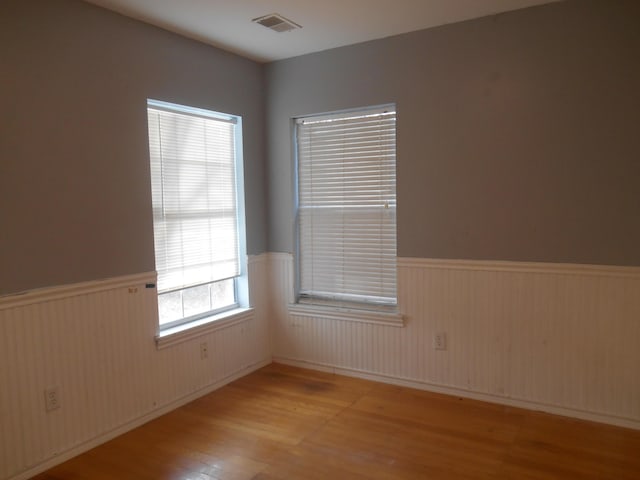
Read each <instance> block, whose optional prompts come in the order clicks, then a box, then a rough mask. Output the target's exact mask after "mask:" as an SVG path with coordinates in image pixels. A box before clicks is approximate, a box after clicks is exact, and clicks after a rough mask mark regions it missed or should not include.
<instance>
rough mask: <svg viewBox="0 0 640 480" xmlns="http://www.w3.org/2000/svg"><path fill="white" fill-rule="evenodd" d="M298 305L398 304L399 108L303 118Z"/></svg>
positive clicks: (379, 306) (299, 134) (381, 306)
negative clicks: (397, 113) (397, 151)
mask: <svg viewBox="0 0 640 480" xmlns="http://www.w3.org/2000/svg"><path fill="white" fill-rule="evenodd" d="M296 142H297V148H296V150H297V167H298V211H297V222H298V225H297V227H298V263H297V268H298V302H299V303H311V304H321V305H322V304H327V305H334V306H336V305H337V306H355V307H358V308H362V307H365V308H374V309H385V308H387V309H391V310H393V309H394V307H395V305H396V303H397V301H396V168H395V164H396V113H395V111H394V108H393V107H389V108H382V109H375V110H373V109H369V110H364V111H357V112H348V113H341V114H336V115H325V116H313V117H305V118H299V119H297V120H296Z"/></svg>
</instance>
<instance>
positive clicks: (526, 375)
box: [270, 254, 640, 428]
mask: <svg viewBox="0 0 640 480" xmlns="http://www.w3.org/2000/svg"><path fill="white" fill-rule="evenodd" d="M270 270H271V275H272V285H273V289H272V292H273V294H274V302H275V306H274V307H273V308H272V313H273V317H274V318H273V325H274V352H273V356H274V359H275V360H276V361H278V360H279V361H283V362H289V363H295V364H298V365H306V366H311V367H314V366H315V367H316V368H322V369H327V368H330V369H331V368H332V369H335V370H336V371H341V372H343V373H349V372H351V373H352V374H355V375H361V376H369V377H371V376H373V378H378V379H380V380H384V381H391V382H396V383H398V382H400V383H401V382H405V383H406V382H409V383H410V384H411V385H413V386H418V387H421V388H427V389H435V390H440V391H448V392H451V393H455V394H461V395H468V396H476V397H477V396H480V397H481V398H487V399H492V400H493V401H497V402H503V403H509V404H518V405H521V406H528V407H529V408H535V409H542V410H547V411H552V412H556V413H563V414H568V415H573V416H576V417H581V418H591V419H596V420H599V421H605V422H609V423H615V424H620V425H626V426H631V427H634V428H640V374H639V373H640V372H639V368H640V367H638V366H639V365H640V269H638V268H628V267H600V266H585V265H558V264H538V263H519V262H480V261H459V260H456V261H446V260H427V259H410V258H404V259H400V260H399V265H398V295H399V305H400V310H401V312H402V313H403V314H404V316H405V327H404V328H394V327H389V326H384V325H372V324H365V323H356V322H349V321H340V320H335V319H329V318H322V317H309V316H304V317H302V316H296V315H292V314H290V312H289V311H288V310H287V304H288V303H290V302H291V301H292V293H291V292H293V260H292V257H291V256H290V255H283V254H278V255H275V256H274V255H271V256H270ZM436 332H444V333H446V336H447V350H445V351H441V350H435V349H434V348H433V346H432V345H433V335H434V334H435V333H436ZM443 389H444V390H443Z"/></svg>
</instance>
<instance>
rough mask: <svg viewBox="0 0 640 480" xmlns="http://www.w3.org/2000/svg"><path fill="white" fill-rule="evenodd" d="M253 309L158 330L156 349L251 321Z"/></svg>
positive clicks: (245, 308)
mask: <svg viewBox="0 0 640 480" xmlns="http://www.w3.org/2000/svg"><path fill="white" fill-rule="evenodd" d="M253 316H254V309H253V308H251V307H244V308H243V307H239V308H235V309H233V310H226V311H224V312H221V313H218V314H216V315H212V316H209V317H204V318H200V319H198V320H194V321H192V322H188V323H183V324H180V325H177V326H175V327H171V328H166V329H163V330H160V332H159V333H158V335H156V339H155V340H156V347H157V349H158V350H162V349H164V348H167V347H171V346H173V345H177V344H180V343H183V342H187V341H189V340H193V339H195V338H199V337H202V336H204V335H207V334H209V333H212V332H215V331H216V330H221V329H223V328H228V327H231V326H233V325H237V324H239V323H243V322H246V321H248V320H251V319H253Z"/></svg>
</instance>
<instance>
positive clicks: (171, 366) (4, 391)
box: [0, 255, 271, 479]
mask: <svg viewBox="0 0 640 480" xmlns="http://www.w3.org/2000/svg"><path fill="white" fill-rule="evenodd" d="M266 258H267V257H266V255H259V256H256V257H251V258H250V261H249V282H250V292H251V303H252V306H253V307H254V310H253V314H252V315H250V316H249V317H248V318H247V320H245V321H243V322H240V323H236V324H233V325H230V326H229V327H228V328H222V329H220V330H216V331H214V332H211V333H208V334H205V335H203V336H201V337H199V338H195V339H191V340H188V341H184V342H182V343H178V344H176V345H172V346H170V347H167V348H163V349H157V348H156V343H155V339H154V337H155V335H156V330H157V324H156V322H157V320H156V311H157V306H156V291H155V289H147V288H145V284H146V283H147V282H154V281H155V279H154V274H142V275H133V276H128V277H121V278H116V279H112V280H108V281H103V282H89V283H86V284H79V285H72V286H64V287H58V288H52V289H43V290H41V291H34V292H29V293H26V294H24V295H12V296H7V297H3V298H0V425H1V426H2V428H0V479H9V478H12V479H19V478H28V477H29V476H31V475H33V474H35V473H37V472H38V471H40V470H43V469H44V468H45V467H48V466H51V465H53V464H55V463H58V462H59V461H61V460H63V459H66V458H68V457H70V456H72V455H73V454H77V453H80V452H81V451H83V450H86V449H88V448H90V447H92V446H94V445H96V444H99V443H101V442H103V441H105V440H107V439H108V438H111V437H112V436H114V435H115V434H116V433H122V432H123V431H126V430H128V429H130V428H132V427H135V426H137V425H138V424H140V423H143V422H144V421H148V420H150V419H151V418H153V417H155V416H158V415H160V414H161V413H164V412H165V411H168V410H170V409H172V408H175V407H176V406H178V405H180V404H182V403H185V402H186V401H188V400H191V399H193V398H196V397H197V396H199V395H201V394H204V393H206V392H207V391H210V390H212V389H214V388H216V387H219V386H220V385H223V384H224V383H226V382H228V381H230V380H232V379H234V378H236V377H238V376H239V375H242V374H244V373H247V372H249V371H251V370H253V369H255V368H258V367H259V366H261V365H264V364H267V363H269V362H270V361H271V346H270V342H269V324H268V311H267V310H268V304H267V301H268V295H267V292H266V290H265V285H267V282H268V279H269V277H268V272H267V262H266ZM202 342H207V344H208V358H206V359H201V355H200V344H201V343H202ZM52 387H57V389H58V393H59V399H60V405H61V406H60V408H58V409H56V410H52V411H49V412H46V411H45V389H48V388H52Z"/></svg>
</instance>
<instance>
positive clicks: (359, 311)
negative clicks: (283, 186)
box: [289, 103, 403, 326]
mask: <svg viewBox="0 0 640 480" xmlns="http://www.w3.org/2000/svg"><path fill="white" fill-rule="evenodd" d="M388 112H393V113H394V122H397V108H396V105H395V104H393V103H392V104H384V105H377V106H368V107H361V108H354V109H348V110H341V111H336V112H330V113H322V114H310V115H304V116H298V117H295V118H293V121H292V140H293V145H292V148H293V164H294V168H293V171H294V188H293V193H294V209H295V213H294V232H295V233H294V235H295V241H294V246H295V247H294V248H295V259H294V277H295V281H294V302H295V303H294V304H292V305H289V312H290V313H291V314H294V315H301V316H316V315H318V313H320V312H324V315H323V316H327V315H328V318H335V319H341V320H353V321H364V322H367V323H381V324H386V325H393V326H402V325H403V317H402V315H401V314H400V313H399V305H398V300H399V295H398V275H397V266H395V267H394V275H395V277H394V284H395V286H394V289H395V297H394V298H393V302H385V301H375V300H373V299H374V296H373V295H369V298H370V299H371V301H361V300H360V299H355V300H354V301H349V300H346V298H347V297H349V294H340V295H339V296H338V297H341V298H335V297H334V298H331V295H328V296H326V297H324V296H322V295H315V296H314V295H308V294H304V293H301V292H302V290H303V289H302V271H301V270H302V253H301V249H302V240H301V215H300V212H301V205H300V203H301V200H300V199H301V196H300V178H301V176H300V168H301V167H300V164H301V162H300V146H299V143H298V139H299V134H298V129H299V128H300V127H299V124H300V123H301V122H303V121H305V120H314V121H318V120H320V121H323V120H331V119H334V118H337V119H347V118H349V115H353V116H354V117H358V116H368V115H376V114H379V113H388ZM394 135H395V136H397V123H396V125H395V127H394ZM396 142H397V140H396V139H395V137H394V148H395V144H396ZM393 168H394V171H395V170H397V154H394V160H393ZM395 185H397V179H394V206H393V208H394V217H395V220H394V243H395V245H396V251H395V255H394V258H395V262H396V264H397V192H396V191H395ZM356 297H357V296H356Z"/></svg>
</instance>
